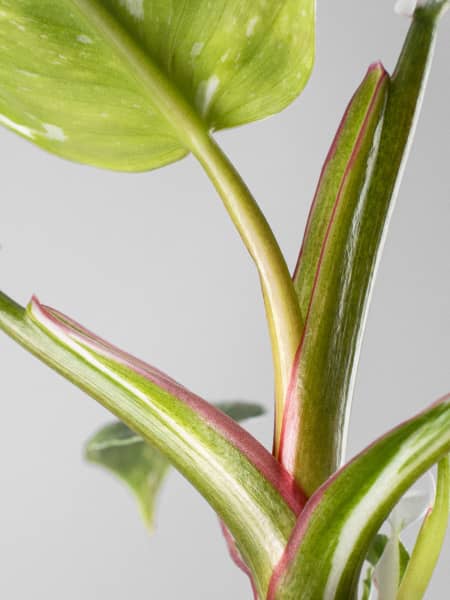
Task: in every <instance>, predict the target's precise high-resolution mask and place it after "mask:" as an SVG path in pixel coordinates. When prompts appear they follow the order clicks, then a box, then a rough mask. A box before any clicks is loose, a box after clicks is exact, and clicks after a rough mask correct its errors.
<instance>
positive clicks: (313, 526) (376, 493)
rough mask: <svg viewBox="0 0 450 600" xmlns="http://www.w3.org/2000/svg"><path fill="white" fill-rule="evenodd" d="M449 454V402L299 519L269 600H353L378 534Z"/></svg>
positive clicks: (349, 470)
mask: <svg viewBox="0 0 450 600" xmlns="http://www.w3.org/2000/svg"><path fill="white" fill-rule="evenodd" d="M449 451H450V396H447V397H446V398H443V399H442V400H441V401H439V402H438V403H435V404H433V405H432V406H431V407H430V408H428V409H427V410H426V411H424V412H422V413H420V414H419V415H417V416H416V417H414V418H413V419H411V420H410V421H407V422H406V423H404V424H402V425H400V426H399V427H397V428H396V429H394V430H393V431H391V432H389V433H388V434H387V435H385V436H384V437H382V438H381V439H379V440H378V441H376V442H375V443H374V444H372V445H371V446H369V447H368V448H367V449H366V450H364V451H363V452H362V453H361V454H359V455H358V456H357V457H356V458H354V459H353V460H352V461H351V462H350V463H348V464H347V465H346V466H345V467H343V468H342V469H341V470H340V471H338V473H336V474H335V475H334V476H333V477H331V478H330V479H329V480H328V481H327V482H326V483H325V484H324V485H323V486H322V487H321V488H320V489H319V490H317V492H316V493H315V494H314V495H313V496H312V497H311V499H310V500H309V501H308V503H307V504H306V506H305V508H304V510H303V511H302V513H301V514H300V516H299V518H298V520H297V523H296V525H295V528H294V531H293V533H292V536H291V538H290V540H289V543H288V545H287V548H286V551H285V554H284V557H283V559H282V560H281V561H280V563H279V567H278V568H277V570H276V571H275V572H274V575H273V578H272V581H271V584H270V587H269V594H268V600H306V599H308V600H309V599H312V598H314V599H315V598H326V599H327V600H348V599H349V598H353V597H354V594H355V592H356V588H357V585H358V580H359V575H360V570H361V567H362V565H363V562H364V560H365V558H366V556H367V552H368V550H369V546H370V544H371V542H372V540H373V538H374V536H375V535H376V532H377V531H378V530H379V528H380V527H381V525H382V523H383V522H384V521H385V519H386V518H387V516H388V515H389V513H390V512H391V510H392V508H393V507H394V506H395V504H396V503H397V502H398V501H399V500H400V498H401V497H402V496H403V494H404V493H405V491H406V490H407V489H408V488H409V487H410V486H411V485H412V484H413V483H414V481H416V480H417V479H418V477H420V476H421V475H422V474H423V473H425V472H426V471H427V470H428V469H429V468H430V467H431V466H432V465H433V464H434V463H435V462H436V461H438V460H440V459H441V458H442V457H443V456H445V455H446V454H447V453H448V452H449ZM446 509H447V510H448V498H447V504H446ZM302 590H305V591H304V592H301V591H302Z"/></svg>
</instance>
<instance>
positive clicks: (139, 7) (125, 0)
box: [119, 0, 144, 21]
mask: <svg viewBox="0 0 450 600" xmlns="http://www.w3.org/2000/svg"><path fill="white" fill-rule="evenodd" d="M119 2H120V4H121V5H122V6H123V7H124V8H126V9H127V10H128V12H129V13H130V15H132V16H133V17H135V18H136V19H138V20H139V21H142V20H143V19H144V0H119Z"/></svg>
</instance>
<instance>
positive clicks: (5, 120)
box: [0, 114, 35, 140]
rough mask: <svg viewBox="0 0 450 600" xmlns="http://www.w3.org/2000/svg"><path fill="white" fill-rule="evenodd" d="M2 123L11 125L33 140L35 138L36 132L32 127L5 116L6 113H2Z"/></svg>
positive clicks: (0, 118)
mask: <svg viewBox="0 0 450 600" xmlns="http://www.w3.org/2000/svg"><path fill="white" fill-rule="evenodd" d="M0 123H1V124H2V125H6V127H9V128H10V129H12V130H13V131H16V132H17V133H20V134H22V135H24V136H25V137H27V138H30V139H31V140H32V139H34V135H35V132H34V131H33V130H32V129H30V128H29V127H26V126H25V125H20V124H19V123H15V122H14V121H11V119H8V117H5V115H1V114H0Z"/></svg>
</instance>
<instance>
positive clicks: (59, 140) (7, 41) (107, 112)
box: [0, 0, 315, 171]
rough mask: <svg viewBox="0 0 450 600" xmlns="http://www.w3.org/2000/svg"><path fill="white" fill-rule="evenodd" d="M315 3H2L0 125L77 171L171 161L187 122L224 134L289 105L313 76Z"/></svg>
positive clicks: (180, 151) (182, 146)
mask: <svg viewBox="0 0 450 600" xmlns="http://www.w3.org/2000/svg"><path fill="white" fill-rule="evenodd" d="M314 5H315V3H314V1H313V0H282V1H277V2H263V1H259V0H258V1H257V2H255V1H253V0H214V2H206V1H205V0H186V1H184V2H177V1H175V0H167V1H164V2H160V1H157V0H103V1H100V0H40V1H39V2H36V0H15V1H14V2H9V1H7V0H0V35H1V38H2V43H1V47H0V122H1V123H2V124H3V125H6V126H7V127H9V128H10V129H13V130H14V131H16V132H17V133H19V134H21V135H22V136H24V137H26V138H28V139H30V140H32V141H33V142H35V143H36V144H38V145H39V146H41V147H43V148H45V149H47V150H49V151H51V152H53V153H55V154H58V155H60V156H63V157H65V158H69V159H71V160H75V161H78V162H83V163H89V164H92V165H96V166H100V167H105V168H110V169H117V170H123V171H141V170H147V169H151V168H155V167H158V166H161V165H164V164H167V163H170V162H173V161H174V160H177V159H179V158H181V157H183V156H184V155H185V154H186V152H187V149H188V148H187V146H189V143H186V141H187V140H188V139H189V136H190V131H189V128H190V125H189V122H191V123H192V120H193V119H194V120H196V119H197V120H198V121H199V122H201V121H202V122H203V123H204V125H205V129H211V128H212V129H222V128H225V127H232V126H235V125H239V124H242V123H247V122H250V121H255V120H257V119H261V118H262V117H266V116H268V115H270V114H273V113H275V112H277V111H279V110H281V109H283V108H284V107H285V106H287V105H288V104H289V103H290V102H291V101H292V100H294V98H295V97H296V96H297V95H298V94H299V93H300V91H301V90H302V89H303V87H304V85H305V83H306V81H307V79H308V77H309V74H310V72H311V69H312V63H313V58H314ZM193 115H194V116H193ZM181 122H182V123H183V127H182V128H181V129H184V130H185V131H184V132H183V135H182V138H181V139H180V136H179V133H180V131H179V129H180V128H179V126H180V123H181Z"/></svg>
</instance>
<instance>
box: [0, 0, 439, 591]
mask: <svg viewBox="0 0 450 600" xmlns="http://www.w3.org/2000/svg"><path fill="white" fill-rule="evenodd" d="M318 5H319V6H318V40H317V44H318V45H317V62H316V67H315V71H314V74H313V76H312V78H311V81H310V83H309V84H308V86H307V89H306V90H305V92H304V94H303V95H302V97H301V98H300V99H299V100H298V101H296V102H295V103H294V104H293V105H292V106H291V107H290V108H289V109H287V110H286V111H285V112H284V113H282V114H281V115H277V116H275V117H273V118H271V119H268V120H265V121H263V122H260V123H256V124H253V125H250V126H246V127H243V128H239V129H237V130H233V131H229V132H226V133H222V134H220V135H219V136H218V138H219V141H220V142H221V143H222V145H223V147H224V148H225V150H226V152H227V153H228V154H229V155H230V156H231V158H232V160H233V161H234V162H235V164H236V165H237V167H238V169H239V170H240V171H241V173H242V175H243V177H244V178H245V179H246V180H247V182H248V183H249V185H250V187H251V189H252V190H253V191H254V193H255V195H256V197H257V198H258V200H259V202H260V203H261V206H262V207H263V210H264V212H265V213H266V215H267V217H268V219H269V221H270V223H271V224H272V226H273V229H274V231H275V233H276V235H277V236H278V238H279V241H280V244H281V246H282V249H283V251H284V252H285V254H286V257H287V260H288V262H289V265H290V266H293V265H294V263H295V260H296V255H297V252H298V248H299V245H300V241H301V238H302V232H303V228H304V225H305V219H306V215H307V211H308V207H309V203H310V201H311V198H312V195H313V192H314V188H315V185H316V181H317V178H318V175H319V172H320V168H321V164H322V161H323V159H324V156H325V154H326V152H327V149H328V146H329V144H330V141H331V138H332V136H333V134H334V131H335V129H336V127H337V124H338V122H339V120H340V117H341V115H342V113H343V111H344V108H345V105H346V103H347V101H348V99H349V98H350V96H351V94H352V93H353V91H354V89H355V88H356V86H357V84H358V83H359V82H360V80H361V78H362V76H363V75H364V73H365V71H366V68H367V66H368V65H369V63H371V62H372V61H373V60H375V59H382V60H383V62H384V63H385V65H386V67H387V68H388V69H392V67H393V65H394V63H395V59H396V56H397V54H398V51H399V49H400V46H401V44H402V40H403V36H404V33H405V31H406V28H407V26H408V21H407V19H404V18H401V17H398V16H396V15H394V13H393V2H392V1H391V0H382V1H381V0H378V1H377V2H375V1H373V0H341V1H339V2H336V1H335V0H321V1H319V3H318ZM449 16H450V15H447V18H444V20H443V22H442V24H441V29H440V35H439V39H438V43H437V51H436V56H435V61H434V66H433V70H432V73H431V77H430V81H429V88H428V92H427V95H426V98H425V102H424V106H423V113H422V116H421V120H420V123H419V126H418V129H417V135H416V139H415V143H414V146H413V149H412V152H411V156H410V160H409V163H408V167H407V170H406V172H405V177H404V181H403V186H402V188H401V192H400V196H399V199H398V203H397V207H396V210H395V212H394V215H393V218H392V222H391V227H390V231H389V236H388V239H387V243H386V247H385V252H384V256H383V260H382V262H381V265H380V269H379V273H378V278H377V282H376V286H375V291H374V295H373V301H372V305H371V309H370V314H369V319H368V324H367V330H366V335H365V338H364V344H363V348H362V355H361V362H360V369H359V374H358V378H357V385H356V391H355V398H354V405H353V412H352V419H351V427H350V444H349V456H351V455H352V454H354V453H355V452H356V451H357V450H359V449H361V448H362V447H364V446H365V445H367V444H368V443H369V442H370V441H371V440H372V439H373V438H375V437H376V436H378V435H380V434H381V433H383V432H384V431H385V430H386V429H388V428H389V427H391V426H393V425H394V424H396V423H397V422H399V421H401V420H403V419H405V418H406V417H408V416H410V415H413V414H414V413H416V412H417V411H419V410H420V409H421V408H423V407H424V406H425V405H427V404H429V403H431V402H432V401H433V400H435V399H436V398H438V397H440V396H442V395H443V394H444V393H446V392H448V391H449V390H450V377H449V334H450V321H449V315H450V310H449V304H450V302H449V297H450V277H449V255H450V236H449V235H448V233H449V226H450V202H449V199H450V194H449V185H450V183H449V182H450V178H449V136H448V132H449V123H448V107H449V106H450V85H449V68H448V64H449V58H450V57H449V38H450V35H449V34H450V18H449ZM0 150H1V164H2V170H1V171H2V172H1V178H2V186H1V188H2V190H1V195H2V201H1V218H0V243H1V246H2V249H1V252H0V269H1V287H2V289H3V290H4V291H5V292H7V293H8V294H9V295H11V296H12V297H14V298H15V299H17V300H18V301H20V302H21V303H26V302H27V300H28V299H29V298H30V296H31V295H32V293H36V294H38V296H39V297H40V299H41V300H42V301H44V302H45V303H47V304H50V305H52V306H55V307H58V308H59V309H60V310H62V311H64V312H66V313H67V314H69V315H71V316H73V317H74V318H76V319H77V320H79V321H81V322H82V323H84V324H85V325H87V326H90V327H91V328H93V329H94V330H95V331H97V332H98V333H99V334H101V335H103V336H105V337H107V338H108V339H110V340H111V341H113V342H114V343H116V344H118V345H119V346H122V347H123V348H125V349H127V350H129V351H131V352H133V353H134V354H136V355H138V356H140V357H142V358H144V359H146V360H148V361H149V362H151V363H154V364H156V365H157V366H158V367H160V368H162V369H163V370H165V371H167V372H169V373H170V374H171V375H172V376H174V377H175V378H177V379H178V380H179V381H181V382H183V383H184V384H185V385H186V386H188V387H190V388H191V389H193V390H194V391H196V392H197V393H199V394H200V395H203V396H204V397H206V398H208V399H210V400H218V399H230V398H231V399H233V398H244V399H248V400H254V401H258V402H262V403H264V404H265V405H266V406H267V408H268V410H269V414H268V416H266V417H265V418H262V419H259V420H255V421H253V422H252V423H249V425H248V427H249V429H250V430H251V431H252V432H253V433H254V434H255V435H257V436H258V437H259V438H260V439H261V440H262V441H263V442H264V443H265V444H266V445H268V446H270V443H271V440H270V438H271V430H272V408H271V405H272V388H273V381H272V372H271V357H270V348H269V343H268V336H267V331H266V326H265V321H264V312H263V306H262V302H261V297H260V290H259V285H258V280H257V277H256V275H255V270H254V268H253V265H252V264H251V262H250V260H249V258H248V256H247V254H246V252H245V251H244V249H243V247H242V244H241V242H240V240H239V238H238V236H237V234H236V233H235V230H234V228H233V227H232V225H231V224H230V223H229V221H228V218H227V216H226V214H225V211H224V209H223V207H222V205H221V202H220V201H219V199H218V198H217V196H216V194H215V192H214V190H213V189H212V187H211V185H210V183H209V182H208V180H207V179H206V177H205V176H204V174H203V173H202V171H201V169H200V168H199V166H198V165H197V164H196V163H195V161H194V160H193V159H192V158H188V159H186V160H184V161H182V162H180V163H178V164H175V165H172V166H169V167H166V168H164V169H161V170H159V171H155V172H152V173H147V174H140V175H124V174H117V173H110V172H105V171H99V170H95V169H93V168H89V167H84V166H79V165H76V164H71V163H69V162H65V161H63V160H60V159H58V158H55V157H53V156H50V155H48V154H46V153H44V152H43V151H41V150H39V149H38V148H35V147H34V146H33V145H32V144H30V143H28V142H26V141H24V140H22V139H20V138H19V137H16V136H15V135H14V134H12V133H10V132H8V131H6V130H3V129H2V130H1V131H0ZM0 352H1V378H0V390H1V414H2V428H1V435H0V461H1V494H0V499H1V500H0V506H1V510H0V565H1V567H0V597H1V598H4V599H8V600H23V599H25V598H26V599H31V600H59V599H60V598H64V599H65V600H78V599H79V598H83V600H106V599H108V600H123V599H124V598H133V599H139V598H152V599H158V600H166V599H168V600H173V599H175V598H181V597H182V598H186V599H189V600H209V599H212V598H214V599H215V600H225V599H227V600H229V599H230V598H233V599H236V600H241V599H242V600H244V599H246V598H250V590H249V587H248V584H247V581H246V579H245V577H244V576H242V575H241V574H240V572H238V571H237V570H236V569H235V568H234V566H233V565H232V564H231V562H230V560H229V559H228V557H227V553H226V551H225V548H224V544H223V541H222V539H221V535H220V533H219V528H218V526H217V522H216V518H215V515H214V514H213V513H212V511H211V510H210V509H209V507H208V506H207V504H206V503H205V502H204V501H203V499H202V498H201V497H200V496H199V495H198V494H197V493H196V492H195V491H194V490H193V489H191V488H190V486H189V485H188V484H187V483H186V482H185V481H184V480H183V479H182V478H181V477H180V476H178V475H177V474H176V473H175V472H174V473H172V475H171V477H170V481H169V482H168V485H167V486H166V487H165V489H164V491H163V493H162V496H161V501H160V505H159V511H158V524H157V531H156V533H155V535H154V536H153V537H149V536H148V535H147V532H146V531H145V529H144V527H143V526H142V524H141V522H140V519H139V517H138V513H137V511H136V508H135V505H134V501H133V500H132V498H131V496H130V495H129V494H128V492H127V491H126V490H125V489H124V488H123V487H121V485H119V484H118V483H117V482H116V481H115V480H113V478H112V477H110V476H109V475H108V474H106V473H104V472H101V471H99V470H97V469H95V468H93V467H92V466H89V465H86V464H85V463H84V462H83V459H82V444H83V441H84V440H85V439H86V438H87V437H88V436H89V435H90V434H91V433H92V432H93V431H94V430H95V429H96V428H97V427H99V426H100V425H101V424H103V423H104V422H107V421H108V420H109V418H110V417H109V415H108V414H107V413H106V412H105V411H104V410H103V409H102V408H101V407H100V406H97V405H96V404H95V402H93V401H92V400H91V399H89V398H88V397H86V396H84V395H83V394H82V393H81V392H80V391H78V390H77V389H75V388H74V387H72V386H71V385H70V384H69V383H67V382H65V381H64V380H63V379H61V378H60V377H59V376H57V375H56V374H54V373H53V372H50V371H49V370H48V369H47V368H46V367H44V366H43V365H41V364H40V363H38V362H37V361H36V360H35V359H34V358H32V357H31V356H29V355H28V354H27V353H25V352H24V351H23V350H22V349H20V348H19V347H17V346H16V345H15V344H14V343H12V342H11V341H10V340H8V339H7V338H6V337H5V336H3V335H2V336H1V337H0ZM449 560H450V539H448V538H447V542H446V548H445V551H444V554H443V555H442V558H441V561H440V564H439V567H438V569H437V572H436V576H435V579H434V582H433V584H432V587H431V589H430V592H429V595H428V598H433V599H445V598H448V584H449V576H448V563H449ZM318 600H319V599H318Z"/></svg>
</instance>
